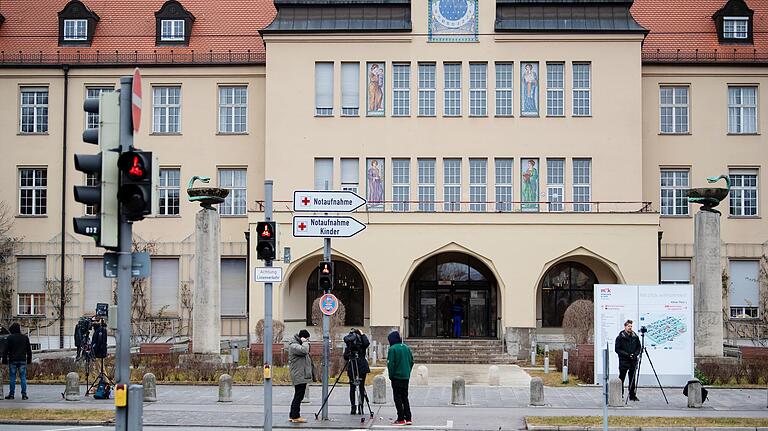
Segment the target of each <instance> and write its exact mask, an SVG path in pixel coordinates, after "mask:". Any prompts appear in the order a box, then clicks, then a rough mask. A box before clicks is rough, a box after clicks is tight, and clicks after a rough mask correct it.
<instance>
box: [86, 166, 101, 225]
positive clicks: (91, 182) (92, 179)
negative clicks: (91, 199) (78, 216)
mask: <svg viewBox="0 0 768 431" xmlns="http://www.w3.org/2000/svg"><path fill="white" fill-rule="evenodd" d="M85 185H86V186H98V185H99V177H98V175H96V174H85ZM85 215H87V216H97V215H99V206H98V205H86V206H85Z"/></svg>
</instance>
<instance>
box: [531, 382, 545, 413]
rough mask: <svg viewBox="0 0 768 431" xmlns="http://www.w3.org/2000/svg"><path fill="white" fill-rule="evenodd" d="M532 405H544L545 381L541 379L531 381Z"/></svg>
mask: <svg viewBox="0 0 768 431" xmlns="http://www.w3.org/2000/svg"><path fill="white" fill-rule="evenodd" d="M531 405H532V406H543V405H544V380H542V379H541V377H534V378H532V379H531Z"/></svg>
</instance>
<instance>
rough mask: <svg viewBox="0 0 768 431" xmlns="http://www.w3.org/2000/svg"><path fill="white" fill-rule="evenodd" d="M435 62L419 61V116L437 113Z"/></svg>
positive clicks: (430, 115) (432, 115) (429, 115)
mask: <svg viewBox="0 0 768 431" xmlns="http://www.w3.org/2000/svg"><path fill="white" fill-rule="evenodd" d="M435 79H436V78H435V63H419V116H422V117H434V116H435V115H436V114H435Z"/></svg>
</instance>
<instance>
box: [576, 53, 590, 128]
mask: <svg viewBox="0 0 768 431" xmlns="http://www.w3.org/2000/svg"><path fill="white" fill-rule="evenodd" d="M591 75H592V64H591V63H573V116H574V117H589V116H590V115H592V76H591Z"/></svg>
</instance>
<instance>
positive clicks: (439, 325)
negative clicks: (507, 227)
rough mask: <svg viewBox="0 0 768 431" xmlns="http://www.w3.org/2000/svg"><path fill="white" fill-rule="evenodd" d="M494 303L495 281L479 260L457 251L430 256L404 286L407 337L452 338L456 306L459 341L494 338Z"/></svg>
mask: <svg viewBox="0 0 768 431" xmlns="http://www.w3.org/2000/svg"><path fill="white" fill-rule="evenodd" d="M498 303H499V300H498V289H497V284H496V278H495V277H494V276H493V274H492V273H491V270H490V269H489V268H488V267H487V266H486V265H485V264H483V263H482V262H481V261H480V260H479V259H477V258H475V257H472V256H470V255H467V254H464V253H457V252H449V253H442V254H438V255H436V256H432V257H430V258H429V259H427V260H426V261H424V262H422V263H421V265H419V266H418V267H417V268H416V270H415V271H414V272H413V275H412V276H411V279H410V280H409V283H408V319H409V325H408V337H424V338H449V337H452V336H453V334H452V331H451V329H452V328H451V316H452V314H453V313H454V311H455V309H452V307H453V306H455V305H457V304H458V306H459V307H460V310H461V313H462V314H463V317H464V318H463V323H462V327H461V334H462V338H467V337H468V338H496V337H497V336H498V334H497V331H498V330H497V324H496V321H497V317H498V315H499V310H498Z"/></svg>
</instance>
